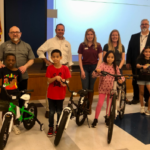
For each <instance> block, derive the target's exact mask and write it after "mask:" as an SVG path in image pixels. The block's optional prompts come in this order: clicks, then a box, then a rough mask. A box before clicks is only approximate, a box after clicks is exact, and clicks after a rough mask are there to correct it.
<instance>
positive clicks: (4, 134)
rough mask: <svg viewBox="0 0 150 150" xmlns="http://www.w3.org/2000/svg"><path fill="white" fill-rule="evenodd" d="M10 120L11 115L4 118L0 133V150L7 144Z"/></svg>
mask: <svg viewBox="0 0 150 150" xmlns="http://www.w3.org/2000/svg"><path fill="white" fill-rule="evenodd" d="M11 118H12V116H11V115H6V116H5V120H4V122H3V126H2V128H1V133H0V150H3V149H4V148H5V146H6V144H7V140H8V137H9V126H10V121H11Z"/></svg>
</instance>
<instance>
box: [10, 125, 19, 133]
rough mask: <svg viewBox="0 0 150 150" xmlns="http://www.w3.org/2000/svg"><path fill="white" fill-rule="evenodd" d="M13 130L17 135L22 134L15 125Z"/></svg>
mask: <svg viewBox="0 0 150 150" xmlns="http://www.w3.org/2000/svg"><path fill="white" fill-rule="evenodd" d="M12 130H13V131H14V132H15V134H16V135H18V134H20V133H21V131H20V130H19V128H18V127H17V126H16V125H13V128H12Z"/></svg>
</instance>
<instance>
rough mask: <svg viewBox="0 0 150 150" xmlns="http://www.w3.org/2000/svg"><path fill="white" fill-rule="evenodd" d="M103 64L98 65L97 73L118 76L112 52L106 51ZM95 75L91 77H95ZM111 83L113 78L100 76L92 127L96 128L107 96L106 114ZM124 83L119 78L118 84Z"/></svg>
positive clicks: (122, 79) (122, 78)
mask: <svg viewBox="0 0 150 150" xmlns="http://www.w3.org/2000/svg"><path fill="white" fill-rule="evenodd" d="M103 61H104V62H103V63H101V64H100V66H99V67H98V69H97V72H101V71H106V72H109V73H110V74H118V75H120V71H119V68H118V66H116V63H115V62H116V60H115V54H114V52H113V51H108V52H107V53H106V55H105V56H104V59H103ZM95 76H96V75H93V77H95ZM113 81H114V77H113V76H110V75H107V76H100V81H99V100H98V104H97V107H96V112H95V119H94V121H93V123H92V127H93V128H94V127H96V125H97V123H98V117H99V114H100V111H101V108H102V106H103V102H104V100H105V97H106V96H107V108H106V114H107V109H108V104H109V101H110V91H111V89H112V88H113ZM123 81H125V78H124V77H121V79H119V80H118V82H119V83H120V84H122V83H123ZM105 122H106V125H107V126H108V119H107V117H106V120H105Z"/></svg>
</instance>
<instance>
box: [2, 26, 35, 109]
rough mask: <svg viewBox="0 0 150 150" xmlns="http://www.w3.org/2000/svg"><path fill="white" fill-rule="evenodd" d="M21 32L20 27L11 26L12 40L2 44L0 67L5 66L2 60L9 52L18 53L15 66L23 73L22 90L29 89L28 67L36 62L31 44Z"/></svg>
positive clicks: (19, 86) (20, 87) (21, 103)
mask: <svg viewBox="0 0 150 150" xmlns="http://www.w3.org/2000/svg"><path fill="white" fill-rule="evenodd" d="M21 34H22V33H21V32H20V29H19V28H18V27H16V26H13V27H11V28H10V29H9V33H8V35H9V37H10V40H9V41H6V42H4V43H3V44H1V45H0V68H2V67H5V64H3V63H2V61H4V58H5V55H6V54H7V53H13V54H15V55H16V66H15V67H16V68H19V70H20V71H21V73H22V81H21V82H20V83H19V85H18V88H19V90H20V91H21V90H24V89H27V82H28V73H27V68H28V67H30V66H31V65H32V64H33V63H34V58H35V56H34V53H33V51H32V49H31V46H30V45H29V44H27V43H25V42H24V41H22V40H21V39H20V38H21ZM22 105H23V101H20V100H19V106H20V107H21V106H22Z"/></svg>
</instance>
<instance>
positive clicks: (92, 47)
mask: <svg viewBox="0 0 150 150" xmlns="http://www.w3.org/2000/svg"><path fill="white" fill-rule="evenodd" d="M78 54H79V55H78V56H79V66H80V71H81V81H82V88H83V89H88V90H93V89H94V83H95V81H96V78H92V74H93V73H94V70H95V69H96V68H97V66H99V65H100V63H101V62H102V47H101V45H100V43H97V39H96V35H95V31H94V30H93V29H92V28H90V29H87V30H86V32H85V38H84V42H83V43H81V44H80V46H79V49H78ZM93 95H94V92H89V93H88V99H89V111H90V112H89V114H91V112H92V109H91V105H92V102H93Z"/></svg>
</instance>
